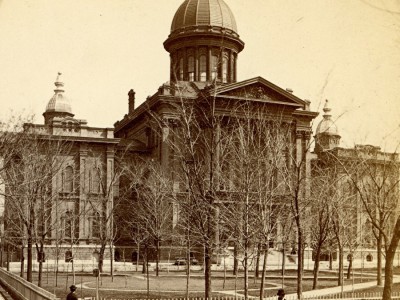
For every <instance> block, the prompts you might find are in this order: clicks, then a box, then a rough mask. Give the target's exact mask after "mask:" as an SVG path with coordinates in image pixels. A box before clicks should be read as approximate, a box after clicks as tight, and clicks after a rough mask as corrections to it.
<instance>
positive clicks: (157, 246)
mask: <svg viewBox="0 0 400 300" xmlns="http://www.w3.org/2000/svg"><path fill="white" fill-rule="evenodd" d="M159 261H160V240H159V239H157V240H156V276H157V277H158V264H159ZM187 263H188V265H190V261H187Z"/></svg>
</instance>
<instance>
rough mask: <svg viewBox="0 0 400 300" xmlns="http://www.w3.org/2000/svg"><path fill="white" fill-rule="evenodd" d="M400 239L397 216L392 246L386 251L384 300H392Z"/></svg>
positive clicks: (399, 221)
mask: <svg viewBox="0 0 400 300" xmlns="http://www.w3.org/2000/svg"><path fill="white" fill-rule="evenodd" d="M399 240H400V217H398V218H397V221H396V225H395V227H394V230H393V235H392V240H391V242H390V246H389V248H388V250H387V251H386V263H385V286H384V287H383V295H382V300H391V298H392V286H393V260H394V256H395V254H396V249H397V246H398V244H399Z"/></svg>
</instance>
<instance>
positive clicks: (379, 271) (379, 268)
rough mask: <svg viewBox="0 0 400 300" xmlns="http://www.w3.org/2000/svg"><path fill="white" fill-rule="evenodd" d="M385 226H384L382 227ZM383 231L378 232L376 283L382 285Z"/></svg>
mask: <svg viewBox="0 0 400 300" xmlns="http://www.w3.org/2000/svg"><path fill="white" fill-rule="evenodd" d="M382 228H383V227H382ZM382 240H383V239H382V233H381V232H379V233H378V239H377V245H376V247H377V248H376V250H377V262H376V263H377V270H376V284H377V285H379V286H381V285H382Z"/></svg>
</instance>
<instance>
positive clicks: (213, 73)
mask: <svg viewBox="0 0 400 300" xmlns="http://www.w3.org/2000/svg"><path fill="white" fill-rule="evenodd" d="M217 75H218V56H216V55H213V56H211V79H212V80H214V79H216V78H217Z"/></svg>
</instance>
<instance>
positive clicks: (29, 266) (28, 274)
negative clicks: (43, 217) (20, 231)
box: [26, 232, 32, 282]
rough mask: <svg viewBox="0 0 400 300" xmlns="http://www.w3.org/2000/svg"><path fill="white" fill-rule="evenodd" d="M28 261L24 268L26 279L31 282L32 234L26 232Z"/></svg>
mask: <svg viewBox="0 0 400 300" xmlns="http://www.w3.org/2000/svg"><path fill="white" fill-rule="evenodd" d="M27 251H28V255H27V256H28V263H27V270H26V280H28V281H29V282H32V235H31V233H30V232H28V247H27Z"/></svg>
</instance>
